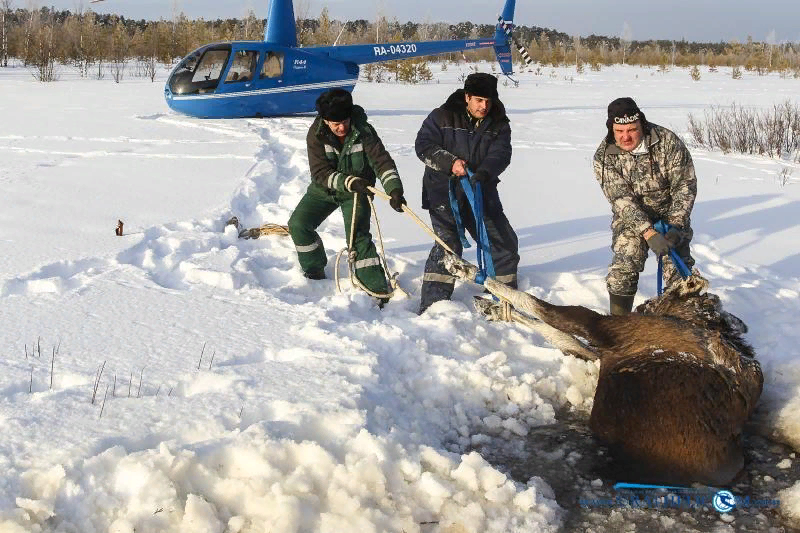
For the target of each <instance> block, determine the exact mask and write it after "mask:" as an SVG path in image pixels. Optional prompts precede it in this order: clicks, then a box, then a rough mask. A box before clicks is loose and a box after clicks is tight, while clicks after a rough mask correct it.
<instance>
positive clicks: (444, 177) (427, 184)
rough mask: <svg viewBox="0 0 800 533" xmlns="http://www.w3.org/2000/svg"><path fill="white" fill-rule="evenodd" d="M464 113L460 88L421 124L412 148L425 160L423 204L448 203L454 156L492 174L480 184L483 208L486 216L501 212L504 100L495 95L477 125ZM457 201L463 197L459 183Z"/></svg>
mask: <svg viewBox="0 0 800 533" xmlns="http://www.w3.org/2000/svg"><path fill="white" fill-rule="evenodd" d="M474 122H475V121H474V120H473V119H471V117H470V116H469V114H468V113H467V103H466V101H465V99H464V90H463V89H459V90H457V91H456V92H454V93H453V94H451V95H450V97H449V98H448V99H447V101H446V102H445V103H444V104H443V105H442V106H441V107H438V108H436V109H434V110H433V111H431V113H430V114H429V115H428V118H426V119H425V121H424V122H423V123H422V127H420V129H419V132H418V133H417V140H416V142H415V144H414V148H415V150H416V152H417V156H418V157H419V158H420V159H421V160H422V162H423V163H425V175H424V176H423V178H422V208H423V209H435V208H436V207H439V206H441V205H445V204H447V205H449V203H450V199H449V192H448V190H449V181H450V179H451V178H454V176H453V175H452V174H451V170H452V168H453V163H454V162H455V160H456V159H463V160H464V161H466V162H467V164H468V166H469V168H470V170H472V171H473V172H476V171H478V170H485V171H486V172H488V173H489V175H490V176H491V180H490V181H488V182H487V183H486V184H485V185H484V188H483V191H484V210H485V213H486V214H487V215H489V216H492V215H494V214H496V213H499V212H502V210H503V207H502V205H501V203H500V198H499V196H498V194H497V184H498V183H499V182H500V178H499V176H500V174H501V173H502V172H503V171H504V170H505V169H506V167H508V165H509V163H510V162H511V126H510V123H509V120H508V117H507V116H506V109H505V106H503V103H502V102H501V101H500V100H498V99H495V100H493V101H492V108H491V110H490V111H489V114H488V115H487V116H486V118H485V119H483V120H482V121H481V122H480V123H479V124H477V126H475V125H474ZM458 192H459V203H462V202H463V201H464V198H463V191H462V190H461V187H460V186H459V187H458Z"/></svg>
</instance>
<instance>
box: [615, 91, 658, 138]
mask: <svg viewBox="0 0 800 533" xmlns="http://www.w3.org/2000/svg"><path fill="white" fill-rule="evenodd" d="M636 121H640V122H641V124H642V129H643V130H644V132H645V133H647V131H648V129H649V128H648V124H647V118H645V116H644V113H643V112H642V110H641V109H639V106H638V105H636V102H634V100H633V98H630V97H628V96H625V97H623V98H617V99H616V100H614V101H612V102H611V103H610V104H608V120H606V127H607V128H608V136H607V137H606V139H607V140H608V142H609V143H613V142H614V124H633V123H634V122H636Z"/></svg>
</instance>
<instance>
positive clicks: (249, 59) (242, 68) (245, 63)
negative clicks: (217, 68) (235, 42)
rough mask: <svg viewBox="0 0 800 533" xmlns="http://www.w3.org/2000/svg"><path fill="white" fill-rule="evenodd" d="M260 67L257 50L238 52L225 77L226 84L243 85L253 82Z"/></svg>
mask: <svg viewBox="0 0 800 533" xmlns="http://www.w3.org/2000/svg"><path fill="white" fill-rule="evenodd" d="M256 65H258V52H256V51H255V50H237V51H236V52H235V53H234V55H233V61H232V62H231V66H230V67H229V68H228V75H227V76H225V83H243V82H248V81H253V76H255V74H256Z"/></svg>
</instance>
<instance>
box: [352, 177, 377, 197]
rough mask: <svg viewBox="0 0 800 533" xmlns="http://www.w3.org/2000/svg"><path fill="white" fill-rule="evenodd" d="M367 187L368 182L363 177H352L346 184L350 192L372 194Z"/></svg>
mask: <svg viewBox="0 0 800 533" xmlns="http://www.w3.org/2000/svg"><path fill="white" fill-rule="evenodd" d="M367 187H369V182H368V181H367V180H365V179H364V178H353V179H352V180H350V184H349V185H348V188H349V189H350V192H354V193H358V194H365V195H367V196H373V193H372V192H370V191H369V190H368V189H367Z"/></svg>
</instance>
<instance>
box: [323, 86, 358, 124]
mask: <svg viewBox="0 0 800 533" xmlns="http://www.w3.org/2000/svg"><path fill="white" fill-rule="evenodd" d="M316 108H317V113H319V114H320V116H321V117H322V118H324V119H325V120H330V121H331V122H342V121H343V120H347V119H348V118H350V116H351V115H352V114H353V95H351V94H350V93H349V92H347V91H345V90H344V89H331V90H330V91H326V92H324V93H322V94H321V95H320V96H319V98H317V103H316Z"/></svg>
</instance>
